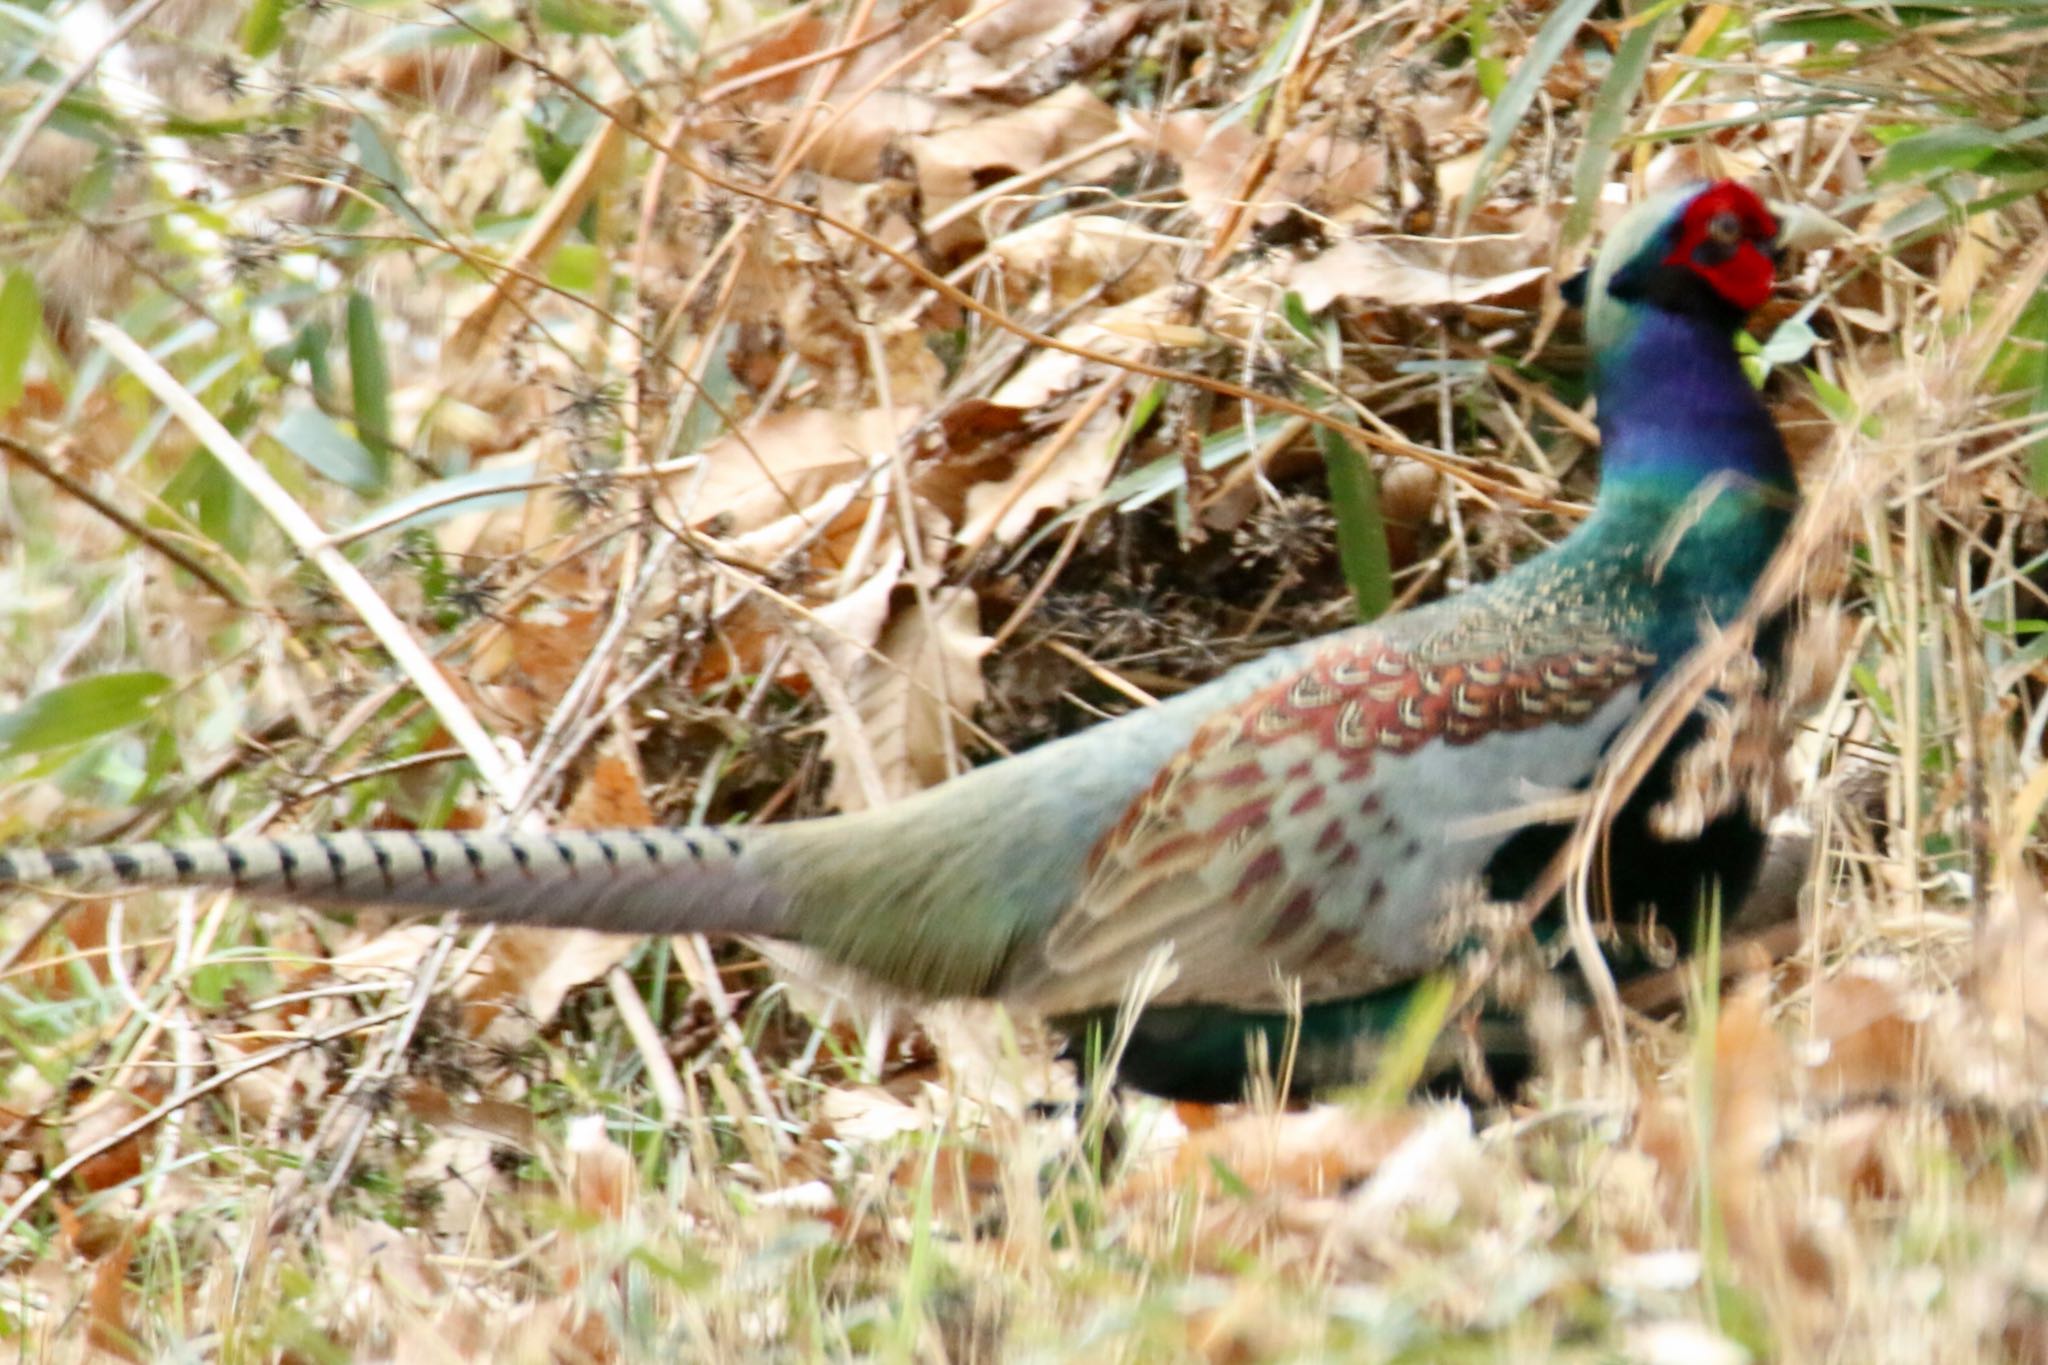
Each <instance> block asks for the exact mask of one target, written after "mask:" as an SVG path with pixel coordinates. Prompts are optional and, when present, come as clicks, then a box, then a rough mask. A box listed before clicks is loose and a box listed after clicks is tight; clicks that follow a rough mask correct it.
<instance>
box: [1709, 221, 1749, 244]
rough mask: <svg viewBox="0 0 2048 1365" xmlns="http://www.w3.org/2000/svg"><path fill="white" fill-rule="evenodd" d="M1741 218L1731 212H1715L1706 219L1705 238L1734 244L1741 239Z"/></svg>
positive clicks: (1719, 242) (1720, 242)
mask: <svg viewBox="0 0 2048 1365" xmlns="http://www.w3.org/2000/svg"><path fill="white" fill-rule="evenodd" d="M1742 236H1743V233H1742V219H1741V218H1740V217H1738V216H1737V215H1735V214H1733V213H1717V214H1715V215H1714V216H1713V217H1712V218H1709V219H1708V220H1707V240H1708V241H1710V242H1716V243H1718V244H1720V245H1721V246H1734V245H1735V244H1736V243H1738V242H1740V241H1741V240H1742Z"/></svg>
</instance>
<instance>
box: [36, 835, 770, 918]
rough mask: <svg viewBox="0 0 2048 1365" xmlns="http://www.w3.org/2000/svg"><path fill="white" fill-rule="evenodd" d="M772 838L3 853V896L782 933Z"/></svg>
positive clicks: (315, 842)
mask: <svg viewBox="0 0 2048 1365" xmlns="http://www.w3.org/2000/svg"><path fill="white" fill-rule="evenodd" d="M778 833H779V831H776V830H770V829H765V828H764V829H737V830H728V829H633V830H603V831H594V832H582V831H566V832H563V833H559V834H479V833H466V832H459V831H441V832H434V833H409V832H379V833H374V834H363V833H338V834H300V835H291V836H287V837H283V838H260V837H259V838H244V839H207V840H199V841H194V842H189V843H173V844H110V845H106V846H104V847H98V848H78V849H69V850H62V851H53V852H47V853H45V852H36V851H34V850H26V849H16V850H13V851H0V887H4V886H9V885H21V886H30V887H33V886H36V885H39V884H47V885H50V886H53V887H62V888H70V889H100V888H118V887H123V886H135V887H141V886H207V885H212V886H228V887H234V888H237V889H239V890H243V891H247V892H251V893H253V894H257V895H264V896H274V897H280V898H285V899H291V900H297V901H304V902H307V903H311V904H321V905H388V906H394V907H400V908H411V909H419V910H460V911H463V912H465V913H466V914H468V915H469V916H471V917H472V918H476V919H481V920H488V921H490V922H492V923H504V924H532V925H544V926H552V927H556V928H584V929H603V930H608V931H610V932H613V933H624V934H667V933H679V932H690V931H702V932H708V933H740V934H762V935H769V936H778V935H782V934H785V933H786V932H787V930H788V919H789V914H790V906H789V897H788V895H787V894H786V893H785V891H784V890H782V889H781V888H780V887H779V886H778V885H777V884H776V883H775V881H774V879H772V878H771V877H769V876H767V875H765V874H764V873H763V872H762V871H761V868H762V866H764V865H765V864H772V861H773V860H772V855H771V856H770V857H768V858H765V859H764V858H763V857H761V856H760V855H761V854H762V853H764V852H765V851H766V850H764V849H763V848H762V847H761V846H762V845H764V844H767V843H772V842H774V840H775V838H776V836H777V835H778Z"/></svg>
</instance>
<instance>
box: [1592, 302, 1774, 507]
mask: <svg viewBox="0 0 2048 1365" xmlns="http://www.w3.org/2000/svg"><path fill="white" fill-rule="evenodd" d="M1631 314H1632V316H1631V317H1630V319H1629V321H1628V323H1627V324H1625V325H1624V326H1623V328H1622V329H1621V331H1620V335H1618V336H1617V337H1615V339H1614V340H1613V341H1612V342H1611V343H1610V344H1609V345H1608V346H1607V347H1606V348H1604V350H1603V351H1602V352H1601V353H1600V354H1599V355H1598V356H1596V357H1595V366H1596V374H1595V378H1594V391H1595V393H1596V394H1597V396H1598V398H1599V404H1600V407H1599V423H1600V435H1601V446H1602V450H1601V474H1600V479H1601V486H1600V497H1601V501H1602V502H1603V503H1604V502H1607V501H1608V500H1609V499H1610V498H1611V497H1612V496H1613V495H1615V494H1621V495H1622V497H1623V498H1625V499H1629V498H1630V497H1631V495H1634V496H1643V495H1648V496H1651V497H1656V496H1659V495H1663V496H1668V497H1671V498H1673V499H1676V500H1683V499H1684V498H1686V497H1689V496H1690V495H1691V494H1692V492H1693V490H1695V489H1697V488H1698V487H1699V486H1700V484H1701V483H1702V482H1703V481H1704V480H1707V479H1710V478H1713V477H1715V476H1716V475H1727V476H1733V477H1735V478H1736V479H1738V480H1742V481H1753V482H1754V484H1755V485H1757V486H1758V488H1757V491H1758V492H1759V493H1766V492H1767V490H1776V491H1780V492H1782V491H1785V490H1790V489H1791V488H1793V486H1794V484H1793V480H1792V470H1791V465H1790V463H1789V462H1788V461H1787V459H1786V456H1785V443H1784V441H1783V440H1782V439H1781V438H1780V437H1779V435H1778V428H1777V424H1776V423H1775V422H1773V421H1772V420H1771V414H1770V412H1769V410H1767V409H1766V408H1765V407H1764V404H1763V400H1762V399H1761V398H1759V397H1758V396H1757V393H1756V390H1755V389H1754V388H1752V387H1751V386H1750V383H1749V379H1748V377H1747V376H1746V375H1745V374H1744V373H1743V371H1742V363H1741V361H1740V359H1739V358H1738V357H1737V355H1736V352H1735V338H1734V336H1733V335H1732V334H1730V333H1729V332H1728V331H1727V330H1726V329H1725V327H1724V326H1722V325H1718V324H1716V323H1714V322H1712V321H1710V320H1708V319H1704V318H1696V317H1688V316H1685V315H1683V314H1678V313H1671V312H1666V311H1664V310H1663V309H1660V308H1653V307H1639V308H1636V309H1632V310H1631ZM1631 500H1632V499H1631Z"/></svg>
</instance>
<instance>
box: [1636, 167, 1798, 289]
mask: <svg viewBox="0 0 2048 1365" xmlns="http://www.w3.org/2000/svg"><path fill="white" fill-rule="evenodd" d="M1731 225H1732V227H1733V238H1732V240H1730V239H1729V230H1730V226H1731ZM1717 232H1719V233H1721V234H1722V235H1721V236H1720V237H1717V236H1716V233H1717ZM1777 235H1778V220H1777V219H1776V218H1775V217H1773V216H1772V214H1771V211H1770V210H1769V209H1767V208H1765V207H1764V201H1763V200H1761V199H1759V198H1757V196H1756V194H1755V193H1754V192H1753V191H1751V190H1749V189H1747V188H1746V187H1744V186H1742V185H1739V184H1737V183H1736V182H1735V181H1733V180H1723V181H1721V182H1720V183H1719V184H1716V185H1711V186H1709V187H1708V188H1707V189H1705V190H1703V191H1702V192H1701V193H1699V194H1698V195H1695V196H1694V197H1693V200H1692V202H1691V203H1690V204H1688V205H1687V206H1686V209H1685V216H1684V218H1682V219H1680V220H1679V231H1678V243H1677V245H1676V246H1674V247H1673V248H1672V249H1671V251H1670V253H1669V254H1668V255H1666V256H1665V257H1664V264H1666V265H1675V266H1681V267H1683V268H1684V269H1686V270H1690V271H1692V272H1693V273H1694V274H1695V275H1698V276H1699V277H1700V278H1701V279H1703V280H1705V281H1706V282H1707V283H1708V284H1709V285H1711V286H1712V287H1713V290H1714V292H1715V293H1717V294H1719V295H1720V296H1721V297H1722V298H1724V299H1726V300H1727V301H1728V302H1729V303H1730V304H1732V305H1733V306H1734V307H1736V308H1738V309H1740V310H1741V311H1742V312H1745V313H1750V312H1754V311H1755V310H1756V309H1758V308H1761V307H1762V306H1763V303H1764V300H1765V299H1768V298H1769V297H1770V296H1771V285H1772V284H1773V282H1774V281H1775V279H1776V273H1775V270H1774V268H1773V266H1772V263H1771V257H1770V253H1769V251H1768V250H1767V248H1768V247H1769V245H1770V243H1771V241H1772V240H1773V239H1774V238H1776V237H1777Z"/></svg>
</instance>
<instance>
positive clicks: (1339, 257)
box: [1280, 237, 1551, 313]
mask: <svg viewBox="0 0 2048 1365" xmlns="http://www.w3.org/2000/svg"><path fill="white" fill-rule="evenodd" d="M1546 245H1547V244H1545V243H1540V242H1537V241H1534V240H1530V239H1526V238H1518V237H1509V238H1501V237H1481V238H1465V239H1460V240H1444V239H1439V238H1433V237H1361V238H1354V239H1352V240H1350V241H1346V242H1339V243H1337V245H1335V246H1333V247H1331V248H1330V249H1329V250H1328V251H1325V252H1323V253H1322V254H1321V255H1319V256H1316V257H1315V258H1313V259H1311V260H1307V261H1302V262H1300V263H1299V264H1297V265H1294V266H1292V267H1290V268H1288V269H1286V270H1283V271H1281V272H1280V273H1281V275H1282V277H1283V278H1284V279H1285V281H1286V283H1287V285H1288V287H1290V288H1291V289H1293V290H1294V291H1295V292H1296V293H1297V294H1299V295H1301V301H1302V304H1303V306H1305V307H1306V308H1307V309H1308V310H1309V311H1310V312H1311V313H1315V312H1320V311H1322V310H1323V309H1325V308H1327V307H1329V306H1330V304H1331V303H1332V302H1333V301H1335V300H1337V299H1340V298H1342V299H1356V300H1358V301H1360V302H1364V303H1376V304H1380V305H1383V306H1387V307H1398V308H1423V307H1433V306H1436V305H1441V304H1456V303H1478V302H1480V301H1482V300H1485V301H1488V302H1505V301H1510V300H1513V299H1515V298H1516V297H1517V296H1519V295H1524V294H1528V293H1530V292H1532V290H1533V286H1534V285H1535V284H1536V282H1537V281H1539V280H1541V279H1543V278H1544V277H1545V276H1547V275H1549V274H1550V272H1551V265H1550V263H1549V261H1548V260H1547V259H1542V257H1543V253H1544V248H1545V246H1546Z"/></svg>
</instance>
